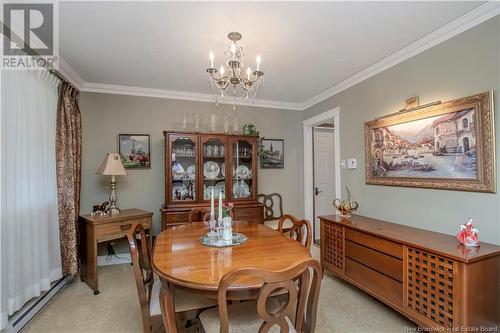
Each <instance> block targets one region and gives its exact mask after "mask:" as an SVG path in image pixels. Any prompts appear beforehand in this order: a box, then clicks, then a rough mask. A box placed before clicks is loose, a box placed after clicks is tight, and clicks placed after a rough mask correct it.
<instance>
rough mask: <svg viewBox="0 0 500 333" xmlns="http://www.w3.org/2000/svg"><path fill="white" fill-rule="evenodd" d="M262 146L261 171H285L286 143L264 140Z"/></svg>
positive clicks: (277, 140) (279, 140)
mask: <svg viewBox="0 0 500 333" xmlns="http://www.w3.org/2000/svg"><path fill="white" fill-rule="evenodd" d="M261 145H262V148H261V153H260V167H261V169H283V168H284V167H285V141H284V140H283V139H262V140H261Z"/></svg>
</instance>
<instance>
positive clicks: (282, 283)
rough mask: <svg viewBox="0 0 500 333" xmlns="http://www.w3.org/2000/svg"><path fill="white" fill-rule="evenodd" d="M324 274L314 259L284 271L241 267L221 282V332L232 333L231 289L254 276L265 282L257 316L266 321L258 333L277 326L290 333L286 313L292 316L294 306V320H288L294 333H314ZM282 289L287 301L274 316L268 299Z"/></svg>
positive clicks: (261, 289)
mask: <svg viewBox="0 0 500 333" xmlns="http://www.w3.org/2000/svg"><path fill="white" fill-rule="evenodd" d="M311 275H312V279H311ZM321 275H322V271H321V266H320V264H319V262H318V261H316V260H315V259H307V260H304V261H302V262H299V263H297V264H296V265H294V266H292V267H290V268H288V269H286V270H283V271H268V270H262V269H258V268H240V269H236V270H234V271H232V272H229V273H227V274H226V275H224V276H223V277H222V280H221V281H220V283H219V292H218V303H219V318H220V332H221V333H228V332H229V317H228V312H227V291H228V289H229V288H230V286H231V285H232V284H233V283H234V282H235V281H236V280H238V279H240V278H243V277H248V276H253V277H256V278H258V279H260V280H261V281H262V282H263V285H262V287H261V288H260V290H259V293H258V296H257V313H258V315H259V318H260V319H262V320H263V321H264V322H263V323H262V325H261V327H260V329H259V333H265V332H268V331H269V330H270V329H271V327H273V326H274V325H278V326H280V328H281V332H288V331H289V326H288V322H287V321H286V315H287V313H293V311H291V310H293V307H296V308H295V310H296V311H295V318H289V320H290V322H291V323H292V325H293V326H294V328H295V330H296V331H297V332H298V333H313V332H314V329H315V327H316V312H317V308H318V296H319V289H320V286H321V279H322V276H321ZM296 281H297V282H298V283H296ZM297 286H298V288H297ZM280 289H285V290H286V291H288V301H287V302H286V303H283V304H282V305H281V307H280V308H279V309H278V310H277V311H276V312H275V313H269V312H268V309H267V308H266V303H267V299H268V298H269V297H272V296H273V294H274V293H275V291H276V290H280ZM297 289H298V290H297Z"/></svg>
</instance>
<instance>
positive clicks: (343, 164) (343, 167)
mask: <svg viewBox="0 0 500 333" xmlns="http://www.w3.org/2000/svg"><path fill="white" fill-rule="evenodd" d="M345 165H346V164H345V160H340V168H341V169H345V167H346V166H345Z"/></svg>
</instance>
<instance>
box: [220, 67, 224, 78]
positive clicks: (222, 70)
mask: <svg viewBox="0 0 500 333" xmlns="http://www.w3.org/2000/svg"><path fill="white" fill-rule="evenodd" d="M224 72H225V69H224V66H220V76H221V77H222V76H224Z"/></svg>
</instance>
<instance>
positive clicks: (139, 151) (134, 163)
mask: <svg viewBox="0 0 500 333" xmlns="http://www.w3.org/2000/svg"><path fill="white" fill-rule="evenodd" d="M150 151H151V143H150V136H149V134H118V152H119V153H120V156H121V159H122V163H123V166H124V167H125V169H150V168H151V153H150Z"/></svg>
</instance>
